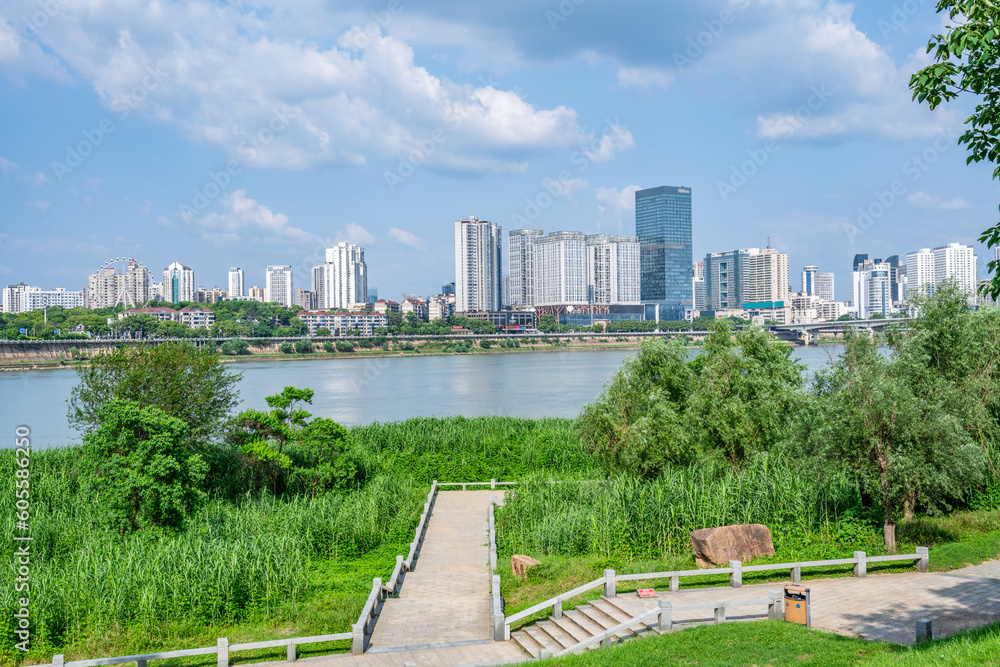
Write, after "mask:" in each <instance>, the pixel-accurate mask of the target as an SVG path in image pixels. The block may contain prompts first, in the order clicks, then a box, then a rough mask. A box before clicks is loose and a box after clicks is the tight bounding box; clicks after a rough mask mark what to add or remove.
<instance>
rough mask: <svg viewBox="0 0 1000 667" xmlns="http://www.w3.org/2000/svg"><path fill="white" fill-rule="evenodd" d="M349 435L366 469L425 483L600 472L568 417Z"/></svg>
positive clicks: (370, 429) (409, 423)
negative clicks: (402, 472)
mask: <svg viewBox="0 0 1000 667" xmlns="http://www.w3.org/2000/svg"><path fill="white" fill-rule="evenodd" d="M351 437H352V438H353V440H354V443H355V447H354V451H355V453H356V456H357V457H358V459H359V460H360V461H361V462H362V464H363V466H364V467H365V468H366V469H368V470H405V471H407V473H408V474H412V475H413V476H414V477H415V478H416V479H417V481H420V482H424V483H427V484H429V483H430V482H431V480H433V479H437V480H438V481H439V482H482V481H488V480H490V479H493V478H495V479H498V480H505V481H506V480H516V479H520V478H521V477H523V476H525V475H528V474H530V473H532V472H535V471H547V472H550V473H553V474H556V473H557V474H574V473H577V474H583V473H586V474H598V473H597V468H598V466H597V464H596V463H595V461H594V459H593V457H592V456H591V454H590V453H589V452H587V451H586V449H585V448H584V447H583V445H582V444H581V443H580V438H579V437H578V436H577V434H576V430H575V422H574V421H573V420H571V419H518V418H515V417H477V418H472V419H470V418H466V417H448V418H443V419H437V418H417V419H408V420H406V421H403V422H392V423H384V424H382V423H375V424H370V425H367V426H356V427H354V428H352V429H351Z"/></svg>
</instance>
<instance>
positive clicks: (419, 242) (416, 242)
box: [389, 227, 427, 250]
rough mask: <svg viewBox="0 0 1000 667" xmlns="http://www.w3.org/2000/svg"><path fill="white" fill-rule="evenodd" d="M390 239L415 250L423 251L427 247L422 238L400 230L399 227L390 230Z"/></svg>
mask: <svg viewBox="0 0 1000 667" xmlns="http://www.w3.org/2000/svg"><path fill="white" fill-rule="evenodd" d="M389 238H391V239H393V240H394V241H398V242H399V243H402V244H403V245H406V246H410V247H411V248H413V249H414V250H423V249H424V248H426V247H427V244H426V243H425V242H424V240H423V239H422V238H420V237H419V236H417V235H416V234H413V233H410V232H408V231H406V230H405V229H399V228H398V227H393V228H392V229H390V230H389Z"/></svg>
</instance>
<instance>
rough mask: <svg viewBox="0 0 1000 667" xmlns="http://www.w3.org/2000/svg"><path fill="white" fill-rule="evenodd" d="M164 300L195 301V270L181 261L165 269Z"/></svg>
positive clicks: (172, 301) (176, 301)
mask: <svg viewBox="0 0 1000 667" xmlns="http://www.w3.org/2000/svg"><path fill="white" fill-rule="evenodd" d="M163 300H164V301H170V302H171V303H180V302H182V301H194V300H195V298H194V271H193V270H192V269H189V268H188V267H186V266H184V265H183V264H181V263H180V262H174V263H173V264H171V265H170V266H168V267H167V268H166V269H164V271H163Z"/></svg>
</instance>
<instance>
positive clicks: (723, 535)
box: [691, 523, 774, 567]
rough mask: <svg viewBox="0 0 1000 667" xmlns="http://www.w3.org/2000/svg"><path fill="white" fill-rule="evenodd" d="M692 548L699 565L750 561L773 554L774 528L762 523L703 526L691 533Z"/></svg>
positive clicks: (711, 565)
mask: <svg viewBox="0 0 1000 667" xmlns="http://www.w3.org/2000/svg"><path fill="white" fill-rule="evenodd" d="M691 548H692V549H693V550H694V560H695V563H697V564H698V567H713V566H716V565H729V561H731V560H738V561H744V562H745V561H748V560H751V559H753V558H755V557H757V556H773V555H774V542H772V541H771V531H770V530H769V529H768V527H767V526H764V525H761V524H759V523H744V524H740V525H738V526H719V527H717V528H702V529H701V530H696V531H694V532H693V533H691Z"/></svg>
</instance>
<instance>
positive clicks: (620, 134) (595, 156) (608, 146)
mask: <svg viewBox="0 0 1000 667" xmlns="http://www.w3.org/2000/svg"><path fill="white" fill-rule="evenodd" d="M634 147H635V139H634V138H633V137H632V133H631V132H629V131H628V130H627V129H625V128H624V127H621V126H619V125H617V124H613V125H611V126H610V127H609V128H608V131H607V132H605V133H604V134H603V135H602V136H601V139H600V141H593V142H591V149H590V150H589V151H584V155H586V156H587V159H588V160H590V161H591V162H608V161H609V160H611V159H613V158H614V157H615V153H617V152H618V151H619V150H625V149H629V148H634Z"/></svg>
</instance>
